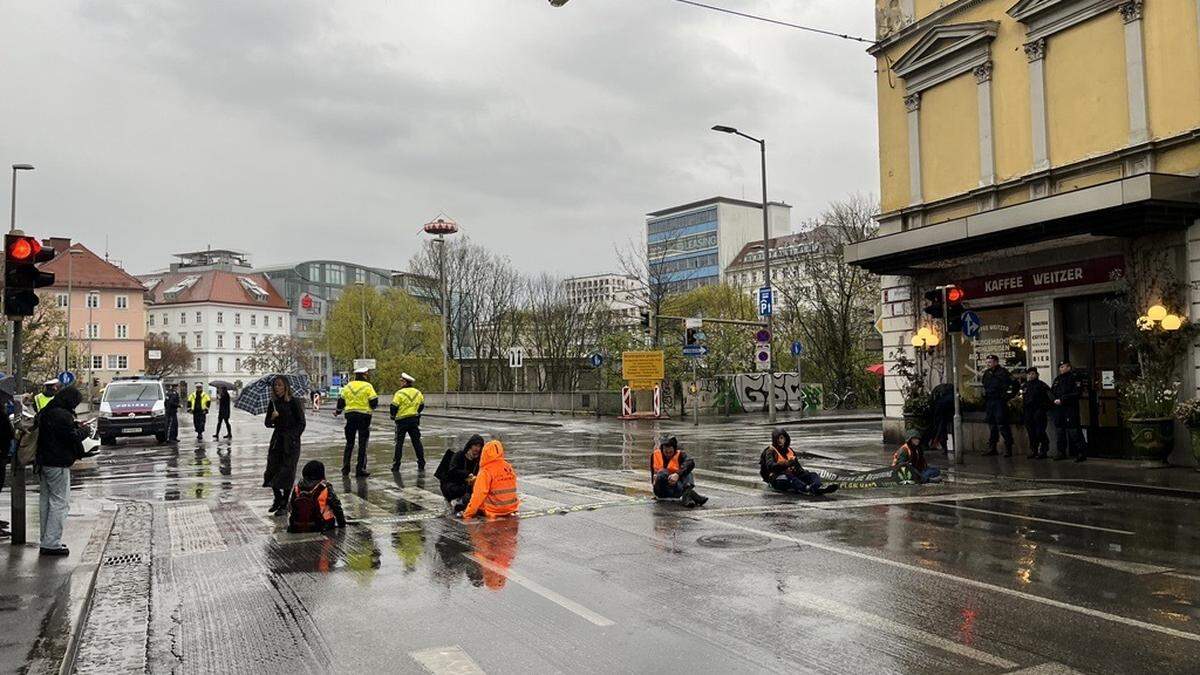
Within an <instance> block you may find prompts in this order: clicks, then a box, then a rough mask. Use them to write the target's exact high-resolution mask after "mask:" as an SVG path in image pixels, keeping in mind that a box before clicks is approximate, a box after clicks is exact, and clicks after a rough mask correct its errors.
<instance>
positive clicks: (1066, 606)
mask: <svg viewBox="0 0 1200 675" xmlns="http://www.w3.org/2000/svg"><path fill="white" fill-rule="evenodd" d="M684 517H691V518H695V519H696V520H701V521H704V522H708V523H713V524H714V525H720V526H722V527H728V528H732V529H735V530H742V531H743V532H750V533H753V534H759V535H762V536H764V537H769V538H771V539H778V540H781V541H790V542H792V543H795V544H800V545H801V546H809V547H812V548H815V549H818V550H821V551H827V552H829V553H837V554H839V555H844V556H847V557H851V558H858V559H859V560H867V561H870V562H874V563H878V564H880V565H886V566H888V567H893V568H896V569H902V570H906V571H908V572H913V573H916V574H926V575H929V576H932V577H936V578H938V579H945V580H946V581H953V582H955V583H959V584H962V585H964V586H971V587H973V588H981V589H984V590H988V591H992V592H994V593H1000V594H1002V595H1008V596H1011V597H1014V598H1021V599H1023V600H1029V601H1030V602H1036V603H1039V604H1042V605H1046V606H1048V607H1055V608H1057V609H1062V610H1066V611H1068V612H1075V613H1077V614H1083V615H1084V616H1090V617H1093V618H1096V619H1101V620H1104V621H1111V622H1113V623H1119V624H1123V625H1126V626H1131V627H1133V628H1140V629H1142V630H1148V631H1152V632H1155V633H1161V634H1163V635H1169V636H1171V637H1175V638H1179V639H1181V640H1191V641H1192V642H1200V634H1197V633H1189V632H1187V631H1182V630H1177V629H1175V628H1168V627H1166V626H1158V625H1155V624H1152V623H1148V622H1146V621H1139V620H1137V619H1131V618H1129V617H1125V616H1119V615H1117V614H1110V613H1108V612H1102V611H1100V610H1098V609H1091V608H1090V607H1080V606H1078V605H1072V604H1070V603H1067V602H1062V601H1059V600H1052V599H1050V598H1044V597H1042V596H1040V595H1033V594H1032V593H1026V592H1024V591H1018V590H1014V589H1011V588H1005V587H1004V586H997V585H995V584H989V583H987V582H986V581H978V580H975V579H968V578H966V577H959V576H955V575H953V574H949V573H947V572H941V571H938V570H933V569H928V568H925V567H920V566H918V565H910V564H908V563H902V562H899V561H896V560H889V559H888V558H882V557H880V556H877V555H871V554H870V553H863V552H861V551H855V550H852V549H848V548H842V547H841V546H834V545H832V544H825V543H822V542H819V541H813V540H810V539H801V538H800V537H793V536H791V535H787V534H781V533H779V532H772V531H770V530H760V529H757V528H753V527H746V526H745V525H738V524H737V523H729V522H725V521H723V520H720V519H717V518H712V517H708V516H684Z"/></svg>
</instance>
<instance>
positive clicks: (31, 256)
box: [4, 234, 54, 317]
mask: <svg viewBox="0 0 1200 675" xmlns="http://www.w3.org/2000/svg"><path fill="white" fill-rule="evenodd" d="M53 259H54V249H53V248H51V247H49V246H42V243H41V242H40V241H38V240H37V238H36V237H28V236H25V235H23V234H6V235H4V313H5V314H6V315H7V316H10V317H23V316H33V310H34V308H36V307H37V304H38V296H37V293H36V292H35V289H38V288H41V287H43V286H49V285H51V284H53V283H54V273H53V272H43V271H41V270H39V269H38V268H37V266H38V263H43V262H46V261H48V260H53Z"/></svg>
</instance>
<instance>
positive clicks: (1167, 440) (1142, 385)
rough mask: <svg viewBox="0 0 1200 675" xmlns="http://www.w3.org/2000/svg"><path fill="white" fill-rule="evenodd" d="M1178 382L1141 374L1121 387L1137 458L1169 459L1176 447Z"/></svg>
mask: <svg viewBox="0 0 1200 675" xmlns="http://www.w3.org/2000/svg"><path fill="white" fill-rule="evenodd" d="M1179 384H1180V383H1179V382H1168V381H1166V380H1165V379H1164V378H1162V377H1155V376H1153V375H1149V374H1147V375H1142V376H1141V377H1137V378H1134V379H1132V380H1130V381H1129V383H1128V384H1126V385H1125V386H1124V387H1123V388H1122V390H1121V392H1120V393H1121V398H1122V407H1123V409H1124V410H1125V411H1126V413H1127V414H1128V415H1129V429H1130V432H1131V433H1132V435H1133V453H1134V457H1135V458H1145V459H1156V460H1159V461H1163V462H1165V461H1167V456H1168V455H1170V454H1171V449H1172V448H1173V447H1175V417H1174V415H1175V407H1176V401H1177V400H1178V398H1179Z"/></svg>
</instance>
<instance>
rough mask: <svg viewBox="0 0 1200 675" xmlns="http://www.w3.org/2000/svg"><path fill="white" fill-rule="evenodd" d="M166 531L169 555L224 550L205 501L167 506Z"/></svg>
mask: <svg viewBox="0 0 1200 675" xmlns="http://www.w3.org/2000/svg"><path fill="white" fill-rule="evenodd" d="M167 531H168V532H169V533H170V534H171V555H173V556H176V557H178V556H185V555H193V554H196V553H213V552H216V551H224V550H226V548H225V539H224V538H223V537H221V533H220V531H218V530H217V521H216V520H214V519H213V515H212V511H210V510H209V508H208V503H207V502H200V503H183V504H178V505H176V506H172V507H170V508H168V509H167Z"/></svg>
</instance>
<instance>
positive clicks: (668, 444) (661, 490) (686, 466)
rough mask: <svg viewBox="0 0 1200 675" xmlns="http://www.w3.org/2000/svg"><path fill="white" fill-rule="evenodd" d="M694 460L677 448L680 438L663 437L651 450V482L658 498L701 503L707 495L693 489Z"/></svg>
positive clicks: (694, 481) (698, 504) (686, 504)
mask: <svg viewBox="0 0 1200 675" xmlns="http://www.w3.org/2000/svg"><path fill="white" fill-rule="evenodd" d="M695 468H696V461H695V460H693V459H692V458H691V457H688V456H687V453H685V452H684V451H682V450H680V449H679V441H678V440H677V439H676V438H675V437H674V436H671V437H669V438H664V439H663V440H662V442H660V443H659V444H658V447H657V448H654V452H652V453H650V485H652V486H653V487H654V496H655V497H658V498H659V499H678V500H679V503H680V504H682V505H684V506H686V507H687V508H689V509H690V508H694V507H697V506H703V505H704V503H705V502H707V501H708V497H703V496H701V495H700V494H698V493H697V492H696V479H695V478H694V477H693V476H692V471H693V470H694V469H695Z"/></svg>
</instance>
